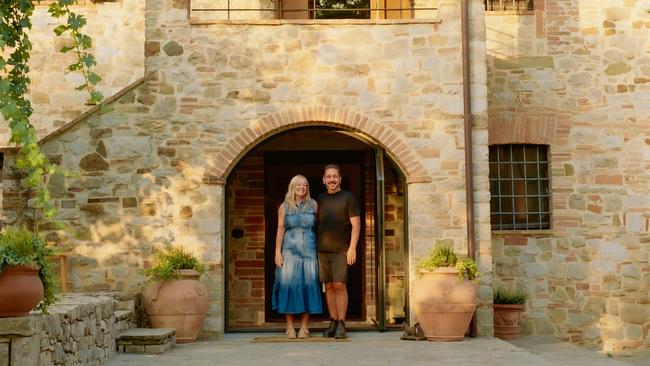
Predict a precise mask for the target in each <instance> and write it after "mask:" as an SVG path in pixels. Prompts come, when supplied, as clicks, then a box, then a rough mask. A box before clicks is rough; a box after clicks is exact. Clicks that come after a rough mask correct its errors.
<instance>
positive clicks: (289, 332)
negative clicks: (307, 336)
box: [284, 328, 296, 339]
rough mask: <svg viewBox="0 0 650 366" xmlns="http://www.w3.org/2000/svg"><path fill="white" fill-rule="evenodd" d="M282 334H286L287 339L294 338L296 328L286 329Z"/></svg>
mask: <svg viewBox="0 0 650 366" xmlns="http://www.w3.org/2000/svg"><path fill="white" fill-rule="evenodd" d="M284 334H286V335H287V338H289V339H296V330H295V329H293V328H289V329H287V330H286V331H285V332H284Z"/></svg>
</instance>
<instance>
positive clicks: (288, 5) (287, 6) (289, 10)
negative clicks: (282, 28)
mask: <svg viewBox="0 0 650 366" xmlns="http://www.w3.org/2000/svg"><path fill="white" fill-rule="evenodd" d="M280 4H281V6H282V9H280V19H309V11H307V9H309V0H282V1H281V2H280ZM298 9H305V11H295V10H298Z"/></svg>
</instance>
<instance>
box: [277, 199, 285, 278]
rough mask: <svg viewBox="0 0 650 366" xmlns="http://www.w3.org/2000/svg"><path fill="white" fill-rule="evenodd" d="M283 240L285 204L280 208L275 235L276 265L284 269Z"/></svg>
mask: <svg viewBox="0 0 650 366" xmlns="http://www.w3.org/2000/svg"><path fill="white" fill-rule="evenodd" d="M282 238H284V204H282V205H280V208H278V232H277V234H275V265H276V266H278V267H282V265H283V264H284V258H282Z"/></svg>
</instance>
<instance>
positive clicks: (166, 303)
mask: <svg viewBox="0 0 650 366" xmlns="http://www.w3.org/2000/svg"><path fill="white" fill-rule="evenodd" d="M144 306H145V310H146V312H147V316H148V317H149V321H150V322H151V326H152V327H153V328H175V329H176V342H177V343H186V342H192V341H194V340H196V337H197V335H198V334H199V331H200V330H201V328H202V327H203V320H204V319H205V314H207V312H208V290H207V289H206V287H205V285H204V284H203V283H201V282H200V281H199V274H198V273H197V272H196V271H194V270H186V269H184V270H181V279H178V280H171V281H162V282H154V283H152V284H150V285H149V286H147V288H145V290H144Z"/></svg>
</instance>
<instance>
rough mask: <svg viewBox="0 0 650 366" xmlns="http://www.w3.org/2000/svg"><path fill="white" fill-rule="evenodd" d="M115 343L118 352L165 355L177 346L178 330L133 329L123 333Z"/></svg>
mask: <svg viewBox="0 0 650 366" xmlns="http://www.w3.org/2000/svg"><path fill="white" fill-rule="evenodd" d="M115 343H116V344H117V351H118V352H125V353H149V354H158V353H165V352H167V351H168V350H169V349H171V348H172V346H173V345H175V344H176V329H174V328H132V329H129V330H126V331H124V332H122V334H120V335H119V336H118V337H117V339H116V340H115Z"/></svg>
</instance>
